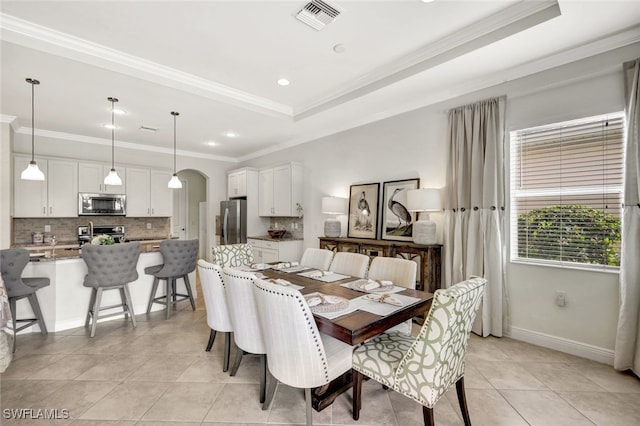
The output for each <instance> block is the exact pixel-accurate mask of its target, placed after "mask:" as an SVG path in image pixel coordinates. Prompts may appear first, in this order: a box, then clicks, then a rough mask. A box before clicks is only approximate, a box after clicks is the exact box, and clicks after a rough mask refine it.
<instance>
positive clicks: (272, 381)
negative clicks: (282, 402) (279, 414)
mask: <svg viewBox="0 0 640 426" xmlns="http://www.w3.org/2000/svg"><path fill="white" fill-rule="evenodd" d="M268 364H269V362H268V360H267V367H268ZM267 379H268V380H267V383H268V386H267V395H266V397H265V400H264V403H263V404H262V409H263V410H268V409H269V406H271V401H273V394H275V393H276V386H277V385H278V380H276V378H275V377H273V376H272V375H271V373H270V372H269V368H267Z"/></svg>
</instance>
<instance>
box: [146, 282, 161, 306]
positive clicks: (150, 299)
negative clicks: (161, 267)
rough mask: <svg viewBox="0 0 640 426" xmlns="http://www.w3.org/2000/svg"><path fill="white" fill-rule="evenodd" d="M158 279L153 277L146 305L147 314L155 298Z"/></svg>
mask: <svg viewBox="0 0 640 426" xmlns="http://www.w3.org/2000/svg"><path fill="white" fill-rule="evenodd" d="M159 281H160V280H159V279H158V277H153V285H152V286H151V296H149V304H148V305H147V313H149V312H151V307H152V306H153V299H155V297H156V291H158V282H159Z"/></svg>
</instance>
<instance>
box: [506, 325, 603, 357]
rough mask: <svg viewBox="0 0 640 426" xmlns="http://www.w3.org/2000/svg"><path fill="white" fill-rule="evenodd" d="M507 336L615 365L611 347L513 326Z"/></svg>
mask: <svg viewBox="0 0 640 426" xmlns="http://www.w3.org/2000/svg"><path fill="white" fill-rule="evenodd" d="M505 336H506V337H510V338H512V339H514V340H520V341H522V342H527V343H531V344H533V345H537V346H542V347H544V348H549V349H553V350H556V351H560V352H564V353H567V354H571V355H575V356H579V357H582V358H587V359H590V360H592V361H597V362H601V363H604V364H607V365H611V366H612V365H613V355H614V353H613V351H612V350H610V349H605V348H600V347H598V346H593V345H588V344H586V343H581V342H576V341H574V340H569V339H564V338H562V337H558V336H552V335H550V334H544V333H539V332H537V331H531V330H525V329H523V328H518V327H511V330H510V331H509V333H505Z"/></svg>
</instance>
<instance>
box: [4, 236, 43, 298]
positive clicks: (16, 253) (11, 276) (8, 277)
mask: <svg viewBox="0 0 640 426" xmlns="http://www.w3.org/2000/svg"><path fill="white" fill-rule="evenodd" d="M27 263H29V251H28V250H26V249H22V248H15V249H5V250H0V271H1V272H2V279H3V280H4V285H5V287H6V288H7V295H8V296H9V297H20V296H24V295H27V294H31V293H33V292H34V291H35V290H34V289H33V288H31V287H29V286H28V285H26V284H25V283H24V281H22V272H23V271H24V268H25V267H26V266H27Z"/></svg>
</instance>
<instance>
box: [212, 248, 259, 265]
mask: <svg viewBox="0 0 640 426" xmlns="http://www.w3.org/2000/svg"><path fill="white" fill-rule="evenodd" d="M213 262H214V263H216V264H218V265H220V266H221V267H223V268H224V267H225V266H229V267H232V268H235V267H238V266H242V265H249V264H251V263H253V249H252V248H251V244H227V245H220V246H215V247H214V248H213Z"/></svg>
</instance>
